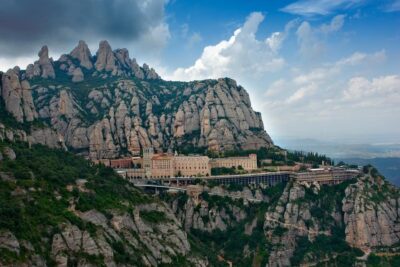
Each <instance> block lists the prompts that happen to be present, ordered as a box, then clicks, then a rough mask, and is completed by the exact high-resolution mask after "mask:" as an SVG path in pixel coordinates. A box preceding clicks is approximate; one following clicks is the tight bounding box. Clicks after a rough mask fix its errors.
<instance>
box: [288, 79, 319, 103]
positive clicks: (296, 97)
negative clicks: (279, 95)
mask: <svg viewBox="0 0 400 267" xmlns="http://www.w3.org/2000/svg"><path fill="white" fill-rule="evenodd" d="M317 89H318V85H317V83H315V82H311V83H309V84H307V85H306V86H303V87H300V88H299V89H298V90H297V91H296V92H294V94H292V95H291V96H290V97H289V98H288V99H287V101H286V102H287V103H288V104H293V103H296V102H298V101H300V100H302V99H303V98H305V97H306V96H309V95H311V94H312V93H314V92H315V91H316V90H317Z"/></svg>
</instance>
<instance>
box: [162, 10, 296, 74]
mask: <svg viewBox="0 0 400 267" xmlns="http://www.w3.org/2000/svg"><path fill="white" fill-rule="evenodd" d="M263 20H264V16H263V15H262V14H261V13H259V12H254V13H251V14H250V16H249V17H248V18H247V19H246V21H245V23H244V24H243V25H242V27H240V28H239V29H237V30H236V31H234V33H233V35H232V36H231V37H230V38H229V39H228V40H223V41H221V42H219V43H217V44H215V45H210V46H207V47H205V48H204V50H203V52H202V55H201V56H200V58H198V59H197V60H196V62H195V63H194V64H193V65H192V66H190V67H188V68H178V69H176V70H175V71H174V72H173V74H172V75H170V76H169V77H168V78H171V79H180V80H193V79H206V78H219V77H225V76H229V77H232V78H236V79H238V78H240V77H247V78H251V77H255V76H259V75H263V74H265V73H268V72H274V71H276V70H279V69H281V68H282V67H283V66H284V64H285V61H284V59H283V58H281V57H279V56H278V55H276V52H277V51H278V50H279V48H280V47H281V44H282V42H283V40H284V39H285V38H286V35H287V34H288V31H289V30H290V29H291V28H293V26H292V24H293V23H294V22H290V23H289V25H287V27H286V29H285V31H284V32H283V33H273V34H272V35H271V36H270V37H268V38H266V39H265V40H259V39H257V38H256V34H257V31H258V27H259V25H260V23H261V22H262V21H263Z"/></svg>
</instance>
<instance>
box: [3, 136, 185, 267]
mask: <svg viewBox="0 0 400 267" xmlns="http://www.w3.org/2000/svg"><path fill="white" fill-rule="evenodd" d="M0 151H1V155H2V157H1V161H0V178H1V179H0V266H157V265H159V264H165V266H176V264H177V262H179V263H181V264H184V265H189V261H188V260H189V259H190V257H189V256H188V254H189V252H190V249H191V248H190V244H189V241H188V238H187V235H186V233H185V232H184V231H182V230H181V225H180V223H179V222H178V221H177V220H176V218H175V216H174V215H173V213H172V212H171V211H170V210H169V209H168V208H167V207H166V206H165V205H164V204H163V203H162V202H160V201H158V200H157V199H154V198H151V197H148V196H146V195H144V194H143V193H141V192H140V191H138V190H137V189H135V188H133V187H132V186H131V185H129V184H128V183H127V182H126V181H124V180H122V179H121V178H120V177H119V176H118V175H117V174H115V173H114V172H113V170H112V169H109V168H105V167H104V166H101V165H98V166H92V164H91V163H90V162H89V161H86V160H84V159H82V158H81V157H77V156H74V155H72V154H70V153H67V152H64V151H61V150H51V149H48V148H46V147H44V146H40V145H36V146H34V147H33V148H32V149H29V148H28V146H27V144H24V143H15V144H7V143H4V142H1V143H0ZM184 256H188V257H186V258H183V257H184Z"/></svg>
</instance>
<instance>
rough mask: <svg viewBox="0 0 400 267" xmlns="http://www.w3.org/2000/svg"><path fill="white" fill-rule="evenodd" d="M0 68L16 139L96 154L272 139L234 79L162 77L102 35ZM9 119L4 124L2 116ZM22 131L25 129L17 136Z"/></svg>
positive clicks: (217, 147) (226, 146)
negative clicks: (95, 44)
mask: <svg viewBox="0 0 400 267" xmlns="http://www.w3.org/2000/svg"><path fill="white" fill-rule="evenodd" d="M38 56H39V60H37V61H36V62H34V64H30V65H28V66H27V68H26V70H21V69H20V68H19V67H15V68H13V69H10V70H8V71H7V72H6V73H0V76H1V85H0V86H1V99H2V101H1V106H2V107H1V109H2V110H4V111H6V112H8V113H9V114H11V115H12V118H13V120H15V121H11V120H10V116H8V115H7V114H5V113H4V112H3V114H2V118H1V119H0V122H2V123H3V124H4V125H3V126H2V128H3V129H4V128H13V127H14V128H15V125H16V123H15V122H18V123H19V124H20V125H24V126H25V127H24V128H23V129H22V128H21V129H20V130H22V131H21V132H20V134H17V135H16V136H18V138H20V139H21V138H22V139H26V140H29V141H30V142H31V143H41V144H47V145H51V146H52V147H60V146H64V147H66V148H68V149H70V150H71V151H74V152H78V153H80V154H82V155H85V156H88V157H90V158H93V159H97V158H116V157H119V156H121V155H129V154H137V153H139V152H140V150H141V148H143V147H146V146H152V147H154V148H155V150H156V151H171V152H172V151H174V150H176V149H185V151H204V150H206V149H208V150H214V151H221V150H234V149H257V148H260V147H269V146H271V145H272V144H273V143H272V140H271V138H270V137H269V135H268V134H267V133H266V131H265V130H264V126H263V122H262V119H261V114H260V113H258V112H255V111H254V110H253V109H252V107H251V103H250V99H249V95H248V93H247V92H246V90H245V89H244V88H243V87H241V86H239V85H237V84H236V82H235V81H234V80H232V79H228V78H224V79H218V80H203V81H193V82H173V81H165V80H162V79H161V78H160V76H159V75H158V74H157V73H156V72H155V70H154V69H152V68H150V67H149V66H148V65H146V64H143V66H139V65H138V64H137V62H136V60H135V59H131V58H130V57H129V53H128V50H127V49H116V50H112V49H111V47H110V45H109V44H108V42H107V41H102V42H100V44H99V49H98V51H97V52H96V54H95V55H92V54H91V52H90V50H89V48H88V47H87V45H86V43H85V42H83V41H80V42H79V44H78V45H77V47H75V48H74V49H73V50H72V51H71V52H70V53H69V54H64V55H62V56H61V57H60V58H59V59H58V60H53V59H52V58H49V54H48V48H47V46H43V47H42V49H41V50H40V52H39V53H38ZM6 122H8V124H7V123H6ZM21 135H22V136H21Z"/></svg>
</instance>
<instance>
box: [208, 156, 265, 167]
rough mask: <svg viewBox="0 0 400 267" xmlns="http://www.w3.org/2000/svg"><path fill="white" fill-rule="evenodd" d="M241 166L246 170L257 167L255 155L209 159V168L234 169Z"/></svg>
mask: <svg viewBox="0 0 400 267" xmlns="http://www.w3.org/2000/svg"><path fill="white" fill-rule="evenodd" d="M239 166H241V167H242V168H243V169H244V170H246V171H252V170H256V169H257V155H256V154H250V155H249V156H248V157H229V158H215V159H212V160H211V168H222V167H225V168H232V167H235V168H236V169H238V168H240V167H239Z"/></svg>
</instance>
